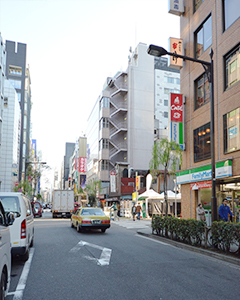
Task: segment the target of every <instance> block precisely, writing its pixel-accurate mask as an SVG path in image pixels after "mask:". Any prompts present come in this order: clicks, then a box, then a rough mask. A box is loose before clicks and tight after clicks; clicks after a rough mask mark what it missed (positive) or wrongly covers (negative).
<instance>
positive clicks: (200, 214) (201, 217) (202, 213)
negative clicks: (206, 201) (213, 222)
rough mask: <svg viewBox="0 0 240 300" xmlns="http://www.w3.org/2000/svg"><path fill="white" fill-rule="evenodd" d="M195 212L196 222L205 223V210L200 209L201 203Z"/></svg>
mask: <svg viewBox="0 0 240 300" xmlns="http://www.w3.org/2000/svg"><path fill="white" fill-rule="evenodd" d="M196 211H197V220H198V221H206V216H205V210H204V208H203V207H202V203H199V204H198V206H197V209H196Z"/></svg>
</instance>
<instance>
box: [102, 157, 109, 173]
mask: <svg viewBox="0 0 240 300" xmlns="http://www.w3.org/2000/svg"><path fill="white" fill-rule="evenodd" d="M100 164H101V168H100V169H101V170H102V171H105V170H107V171H108V169H109V167H108V165H109V162H108V160H106V159H103V160H101V161H100Z"/></svg>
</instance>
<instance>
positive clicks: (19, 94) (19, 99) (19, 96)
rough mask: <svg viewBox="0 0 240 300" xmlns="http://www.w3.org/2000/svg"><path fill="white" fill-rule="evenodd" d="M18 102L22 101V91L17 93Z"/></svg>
mask: <svg viewBox="0 0 240 300" xmlns="http://www.w3.org/2000/svg"><path fill="white" fill-rule="evenodd" d="M17 97H18V102H21V93H17Z"/></svg>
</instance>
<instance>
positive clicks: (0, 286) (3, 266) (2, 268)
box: [0, 201, 13, 299]
mask: <svg viewBox="0 0 240 300" xmlns="http://www.w3.org/2000/svg"><path fill="white" fill-rule="evenodd" d="M12 224H13V219H11V220H10V214H8V216H7V215H6V214H5V211H4V208H3V206H2V203H1V201H0V299H5V297H6V295H7V293H8V289H9V286H10V275H11V243H10V228H9V227H8V225H12Z"/></svg>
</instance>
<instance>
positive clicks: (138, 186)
mask: <svg viewBox="0 0 240 300" xmlns="http://www.w3.org/2000/svg"><path fill="white" fill-rule="evenodd" d="M139 189H140V176H137V178H136V191H139Z"/></svg>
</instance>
